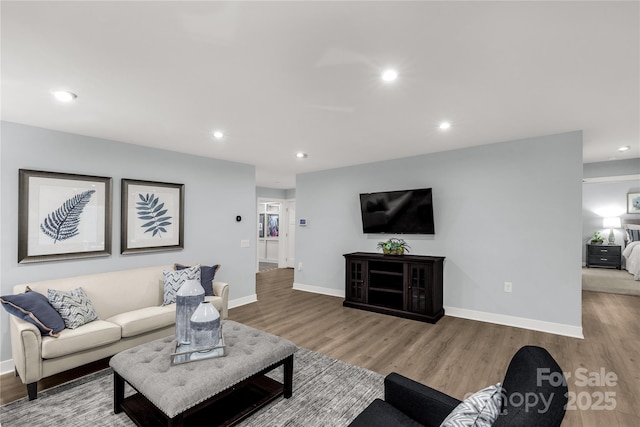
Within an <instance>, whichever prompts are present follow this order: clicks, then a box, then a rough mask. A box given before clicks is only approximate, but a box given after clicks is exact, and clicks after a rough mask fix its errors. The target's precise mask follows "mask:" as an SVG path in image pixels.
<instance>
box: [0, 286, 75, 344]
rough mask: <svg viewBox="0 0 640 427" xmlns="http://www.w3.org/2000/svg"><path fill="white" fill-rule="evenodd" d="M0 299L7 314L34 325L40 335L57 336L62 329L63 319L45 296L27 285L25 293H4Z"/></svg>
mask: <svg viewBox="0 0 640 427" xmlns="http://www.w3.org/2000/svg"><path fill="white" fill-rule="evenodd" d="M0 301H2V306H3V307H4V309H5V310H7V312H8V313H9V314H12V315H14V316H16V317H19V318H21V319H23V320H26V321H27V322H29V323H32V324H34V325H36V326H37V327H38V329H40V333H41V334H42V335H49V336H52V337H57V336H58V334H59V333H60V331H62V330H63V329H64V320H62V317H60V313H58V312H57V311H56V309H55V308H53V306H52V305H51V304H50V303H49V300H48V299H47V297H45V296H44V295H42V294H40V293H38V292H34V291H32V290H31V289H29V287H28V286H27V291H26V292H25V293H23V294H17V295H6V296H3V297H0Z"/></svg>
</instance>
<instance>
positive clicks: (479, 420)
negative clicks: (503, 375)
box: [440, 383, 502, 427]
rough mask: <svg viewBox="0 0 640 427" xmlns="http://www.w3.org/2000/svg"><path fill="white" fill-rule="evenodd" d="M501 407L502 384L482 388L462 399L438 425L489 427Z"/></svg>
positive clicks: (449, 426) (448, 426)
mask: <svg viewBox="0 0 640 427" xmlns="http://www.w3.org/2000/svg"><path fill="white" fill-rule="evenodd" d="M501 409H502V385H501V384H500V383H498V384H496V385H492V386H489V387H487V388H483V389H482V390H480V391H478V392H475V393H474V394H472V395H471V396H469V397H467V398H466V399H465V400H463V401H462V402H461V403H460V404H459V405H458V406H456V408H455V409H454V410H453V411H452V412H451V413H450V414H449V416H448V417H447V418H445V420H444V421H443V422H442V424H440V427H457V426H463V425H464V426H474V427H491V426H492V425H493V423H494V422H495V421H496V419H497V418H498V415H500V410H501Z"/></svg>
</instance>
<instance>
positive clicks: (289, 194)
mask: <svg viewBox="0 0 640 427" xmlns="http://www.w3.org/2000/svg"><path fill="white" fill-rule="evenodd" d="M256 195H257V196H258V197H261V198H264V199H283V200H287V199H295V198H296V189H295V188H289V189H287V190H283V189H280V188H268V187H257V188H256Z"/></svg>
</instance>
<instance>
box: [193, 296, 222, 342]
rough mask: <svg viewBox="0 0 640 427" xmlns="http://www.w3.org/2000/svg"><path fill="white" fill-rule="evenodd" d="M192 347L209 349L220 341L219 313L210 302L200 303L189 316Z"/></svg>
mask: <svg viewBox="0 0 640 427" xmlns="http://www.w3.org/2000/svg"><path fill="white" fill-rule="evenodd" d="M191 331H192V333H193V347H195V348H207V349H210V348H211V347H214V346H216V345H217V344H218V341H219V340H220V313H218V310H216V308H215V307H214V306H213V304H211V302H210V301H203V302H201V303H200V305H199V306H198V308H197V309H196V311H194V312H193V315H192V316H191Z"/></svg>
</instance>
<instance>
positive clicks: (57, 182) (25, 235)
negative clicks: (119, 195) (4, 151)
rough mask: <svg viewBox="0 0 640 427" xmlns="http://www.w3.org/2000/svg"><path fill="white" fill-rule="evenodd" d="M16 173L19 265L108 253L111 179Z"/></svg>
mask: <svg viewBox="0 0 640 427" xmlns="http://www.w3.org/2000/svg"><path fill="white" fill-rule="evenodd" d="M18 174H19V184H18V185H19V186H18V263H20V264H25V263H33V262H43V261H57V260H69V259H78V258H93V257H103V256H109V255H111V223H112V216H111V208H112V206H111V203H112V181H113V180H112V178H110V177H102V176H91V175H80V174H72V173H61V172H48V171H38V170H30V169H19V170H18Z"/></svg>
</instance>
